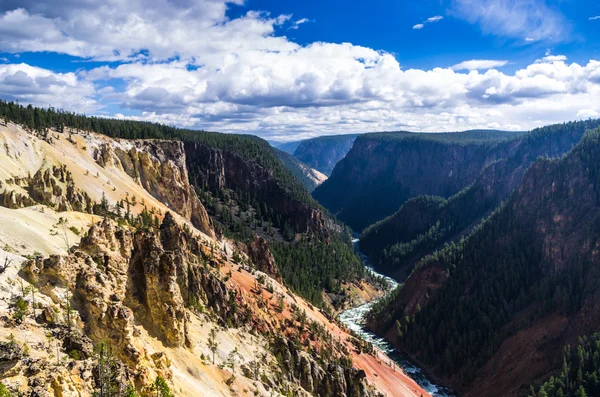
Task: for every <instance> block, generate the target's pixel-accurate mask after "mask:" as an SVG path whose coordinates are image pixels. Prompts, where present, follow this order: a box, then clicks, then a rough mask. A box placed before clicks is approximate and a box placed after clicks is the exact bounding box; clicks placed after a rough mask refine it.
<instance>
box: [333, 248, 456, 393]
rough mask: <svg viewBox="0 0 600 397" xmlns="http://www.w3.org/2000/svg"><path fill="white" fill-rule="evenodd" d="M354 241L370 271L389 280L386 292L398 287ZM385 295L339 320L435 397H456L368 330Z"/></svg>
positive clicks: (340, 317) (342, 315)
mask: <svg viewBox="0 0 600 397" xmlns="http://www.w3.org/2000/svg"><path fill="white" fill-rule="evenodd" d="M353 243H354V248H355V250H356V251H357V253H358V254H359V255H360V257H361V259H362V260H363V263H364V264H365V266H366V267H367V268H368V269H369V271H371V272H372V273H373V274H374V275H376V276H379V277H382V278H384V279H385V281H386V282H387V284H388V290H387V292H386V293H389V292H390V291H392V290H393V289H394V288H396V287H397V286H398V283H397V282H396V281H395V280H394V279H392V278H390V277H387V276H384V275H382V274H379V273H377V272H376V271H375V270H373V268H372V267H371V265H370V263H369V260H368V257H366V256H365V255H363V254H362V253H361V252H360V251H359V249H358V239H355V240H354V241H353ZM383 296H385V294H384V295H382V296H380V297H378V298H376V299H373V300H371V301H370V302H367V303H365V304H363V305H360V306H358V307H354V308H350V309H348V310H345V311H343V312H342V313H340V315H339V316H338V318H339V320H340V321H341V322H342V323H343V324H344V325H345V326H346V327H347V328H348V329H350V330H352V331H353V332H354V333H356V334H357V335H358V336H359V337H361V338H362V339H363V340H365V341H367V342H370V343H372V344H373V346H375V347H376V348H378V349H379V350H381V351H382V352H383V353H384V354H386V355H387V356H388V357H389V358H390V359H391V360H393V361H394V362H395V363H396V364H397V365H398V367H399V368H401V369H402V371H403V372H404V373H405V374H406V375H408V376H409V377H411V378H412V379H413V380H414V381H415V382H416V383H417V384H418V385H420V386H421V387H422V388H423V389H425V390H426V391H427V392H428V393H430V394H431V395H432V396H433V397H454V394H453V393H452V391H451V390H450V389H448V388H446V387H443V386H440V385H437V384H436V383H434V382H433V381H432V380H431V379H430V378H429V377H427V375H426V374H425V371H424V370H423V369H422V368H420V367H419V366H418V365H417V364H415V363H414V362H413V361H412V360H410V358H409V357H408V356H406V355H405V354H403V353H401V352H400V351H398V350H397V349H396V348H395V347H394V346H393V345H392V344H391V343H389V342H388V341H387V340H386V339H385V338H384V337H381V336H379V335H376V334H374V333H373V332H370V331H367V330H366V328H365V325H366V324H365V323H366V320H365V316H366V314H367V313H368V312H369V311H370V310H371V308H372V307H373V305H374V304H375V303H376V302H377V301H378V300H379V299H381V298H382V297H383Z"/></svg>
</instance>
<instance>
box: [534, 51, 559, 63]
mask: <svg viewBox="0 0 600 397" xmlns="http://www.w3.org/2000/svg"><path fill="white" fill-rule="evenodd" d="M566 60H567V56H566V55H552V54H550V52H546V56H544V57H543V58H540V59H536V61H535V63H548V62H550V63H552V62H564V61H566Z"/></svg>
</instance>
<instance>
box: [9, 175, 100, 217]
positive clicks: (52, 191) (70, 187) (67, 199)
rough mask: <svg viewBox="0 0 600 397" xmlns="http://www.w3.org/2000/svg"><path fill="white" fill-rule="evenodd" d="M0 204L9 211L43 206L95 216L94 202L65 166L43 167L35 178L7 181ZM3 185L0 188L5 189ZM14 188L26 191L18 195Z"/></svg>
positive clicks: (19, 178) (15, 178)
mask: <svg viewBox="0 0 600 397" xmlns="http://www.w3.org/2000/svg"><path fill="white" fill-rule="evenodd" d="M3 185H4V191H3V192H2V193H0V202H1V203H2V206H3V207H6V208H11V209H15V208H23V207H29V206H31V205H35V204H44V205H47V206H49V207H52V208H56V210H58V211H79V212H87V213H93V210H94V203H93V202H92V200H91V198H90V196H89V195H88V194H87V193H86V192H82V191H81V190H79V189H78V188H77V187H76V186H75V183H74V182H73V178H72V176H71V173H70V172H69V171H68V170H67V167H66V166H65V165H62V166H47V167H45V168H40V169H39V170H38V171H37V172H36V173H35V174H34V175H33V176H28V177H22V178H21V177H14V178H11V179H8V180H6V181H4V184H3ZM3 185H0V189H1V188H2V187H3ZM13 187H16V188H20V189H22V190H23V191H24V192H23V193H19V192H18V191H16V190H13Z"/></svg>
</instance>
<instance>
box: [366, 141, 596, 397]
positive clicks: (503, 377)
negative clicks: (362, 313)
mask: <svg viewBox="0 0 600 397" xmlns="http://www.w3.org/2000/svg"><path fill="white" fill-rule="evenodd" d="M599 158H600V129H596V130H593V131H589V132H587V133H586V135H585V136H584V138H583V139H582V140H581V142H580V143H579V144H578V145H577V146H576V147H575V148H574V149H573V150H572V151H571V152H569V154H567V155H566V156H564V157H563V158H561V159H559V160H549V159H542V160H539V161H537V162H536V163H534V164H533V165H532V166H531V168H530V169H529V170H528V171H527V172H526V174H525V176H524V177H523V181H522V183H521V185H520V186H519V187H518V188H517V189H516V191H515V192H514V193H513V195H512V196H511V198H510V199H509V200H508V201H507V202H506V203H505V204H504V205H502V206H501V207H500V208H499V209H498V210H496V211H495V212H494V213H493V214H492V215H491V216H490V217H489V218H488V219H487V220H485V221H484V222H482V223H481V224H480V225H479V226H478V227H476V228H475V229H474V230H473V232H472V233H471V235H470V236H469V237H468V238H466V239H461V240H460V241H459V242H457V243H456V244H454V243H452V244H450V245H448V246H446V247H445V248H444V249H442V250H440V251H438V252H436V253H434V254H433V255H431V256H429V257H427V258H425V259H423V260H422V261H420V262H419V263H418V264H417V266H416V268H415V270H414V271H413V273H412V274H411V276H410V277H409V278H408V280H407V281H406V283H405V284H404V286H403V287H402V288H401V289H399V290H398V291H396V293H395V294H394V295H393V296H390V298H389V299H387V300H386V301H385V302H382V304H381V305H379V306H378V307H377V308H376V309H375V311H374V313H373V314H372V317H371V325H372V327H373V328H375V329H377V330H378V331H379V332H381V333H386V334H387V336H388V338H389V339H390V340H392V341H393V342H395V343H397V344H399V345H400V346H401V347H402V348H403V349H405V350H406V351H408V352H410V354H411V355H412V356H413V357H415V358H417V359H418V360H420V361H421V362H423V363H425V364H426V365H427V366H428V368H429V370H430V371H432V372H434V373H435V374H437V375H438V376H441V377H442V378H443V379H444V380H445V381H447V382H448V383H449V384H451V385H452V386H454V387H455V388H457V389H458V390H460V391H462V392H463V394H464V395H465V396H473V397H475V396H478V397H487V396H490V397H491V396H498V395H502V396H516V395H518V394H519V393H520V392H522V391H524V389H525V388H526V385H527V384H529V383H531V382H533V381H536V380H538V379H543V378H545V377H547V376H548V374H550V373H552V372H553V371H554V370H555V369H557V368H560V365H561V364H562V359H561V357H560V356H559V355H558V354H556V352H558V351H560V350H561V349H562V347H563V346H564V345H566V344H573V343H576V341H577V338H578V337H579V336H582V335H588V334H590V333H592V332H594V331H596V330H597V329H598V326H599V325H600V305H598V299H597V293H598V287H600V262H599V261H600V256H599V254H600V227H599V226H600V162H599V161H598V159H599Z"/></svg>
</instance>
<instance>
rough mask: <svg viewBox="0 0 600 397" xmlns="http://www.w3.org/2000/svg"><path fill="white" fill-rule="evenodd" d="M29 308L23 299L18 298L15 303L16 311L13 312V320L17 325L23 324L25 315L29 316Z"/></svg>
mask: <svg viewBox="0 0 600 397" xmlns="http://www.w3.org/2000/svg"><path fill="white" fill-rule="evenodd" d="M28 308H29V304H28V303H27V301H26V300H25V299H23V298H22V297H18V298H17V300H16V301H15V311H14V312H13V320H15V322H16V323H17V324H20V323H22V322H23V319H24V318H25V315H26V314H27V309H28Z"/></svg>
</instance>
